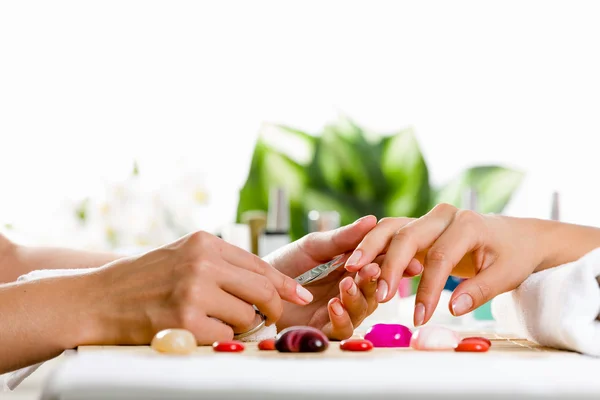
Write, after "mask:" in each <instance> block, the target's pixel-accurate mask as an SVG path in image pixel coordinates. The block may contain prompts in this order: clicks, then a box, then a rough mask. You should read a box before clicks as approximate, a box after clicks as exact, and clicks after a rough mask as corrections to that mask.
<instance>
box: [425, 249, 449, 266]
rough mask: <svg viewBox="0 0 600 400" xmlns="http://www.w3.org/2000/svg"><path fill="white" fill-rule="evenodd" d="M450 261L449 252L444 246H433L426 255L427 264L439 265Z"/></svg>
mask: <svg viewBox="0 0 600 400" xmlns="http://www.w3.org/2000/svg"><path fill="white" fill-rule="evenodd" d="M448 262H449V257H448V252H447V251H446V249H443V248H431V249H430V250H429V251H428V252H427V255H426V256H425V264H427V265H428V266H431V265H433V266H439V265H444V264H446V263H448Z"/></svg>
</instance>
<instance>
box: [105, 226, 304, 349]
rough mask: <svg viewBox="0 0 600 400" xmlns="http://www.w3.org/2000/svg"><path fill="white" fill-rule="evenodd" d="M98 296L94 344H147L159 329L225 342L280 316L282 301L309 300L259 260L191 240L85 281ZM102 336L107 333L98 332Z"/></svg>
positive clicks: (204, 238) (212, 240) (216, 242)
mask: <svg viewBox="0 0 600 400" xmlns="http://www.w3.org/2000/svg"><path fill="white" fill-rule="evenodd" d="M93 278H94V279H96V285H97V287H98V288H102V292H103V297H104V299H105V300H104V302H103V303H104V304H103V305H102V306H101V307H100V310H99V311H96V312H97V313H99V316H100V318H101V320H102V319H104V320H105V321H104V323H103V324H102V326H103V327H104V328H103V329H100V330H99V331H101V332H103V337H98V338H96V340H97V341H98V342H102V343H107V342H108V343H120V344H141V343H149V342H150V340H151V339H152V337H153V335H154V334H156V332H158V331H160V330H162V329H165V328H185V329H187V330H189V331H191V332H192V333H193V334H194V335H195V337H196V339H197V341H198V342H199V344H210V343H213V342H214V341H218V340H230V339H232V337H233V335H234V332H235V333H241V332H246V331H248V330H249V329H251V328H253V327H254V326H256V325H257V324H258V322H259V321H260V319H259V318H258V316H257V315H256V313H255V310H254V309H253V307H252V305H256V306H257V308H258V309H259V310H260V311H261V312H262V313H263V314H264V315H265V316H266V317H267V324H272V323H274V322H276V321H277V320H278V319H279V318H280V317H281V314H282V310H283V304H284V300H285V301H288V302H291V303H293V304H297V305H305V304H307V303H309V302H310V301H311V300H312V295H311V294H310V292H308V291H307V290H306V289H304V288H302V287H301V286H300V285H298V284H297V283H296V282H295V281H294V280H293V279H292V278H290V277H288V276H286V275H284V274H282V273H281V272H279V271H277V270H276V269H275V268H273V267H272V266H271V265H269V264H268V263H266V262H265V261H263V260H261V259H260V258H259V257H257V256H255V255H253V254H250V253H248V252H246V251H244V250H242V249H240V248H238V247H235V246H233V245H231V244H228V243H226V242H225V241H223V240H221V239H219V238H217V237H215V236H213V235H210V234H208V233H204V232H199V233H194V234H191V235H188V236H186V237H184V238H182V239H180V240H178V241H177V242H175V243H172V244H170V245H167V246H164V247H162V248H159V249H157V250H154V251H151V252H149V253H147V254H144V255H142V256H140V257H135V258H130V259H126V260H118V261H115V262H114V263H112V264H109V265H108V266H106V267H104V268H102V269H101V270H100V271H99V272H97V273H96V274H95V276H94V277H93ZM106 329H108V332H106V331H105V330H106Z"/></svg>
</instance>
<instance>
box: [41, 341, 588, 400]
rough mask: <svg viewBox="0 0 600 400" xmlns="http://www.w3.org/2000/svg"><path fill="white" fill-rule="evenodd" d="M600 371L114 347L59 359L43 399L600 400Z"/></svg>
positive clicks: (578, 359) (537, 360)
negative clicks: (159, 351)
mask: <svg viewBox="0 0 600 400" xmlns="http://www.w3.org/2000/svg"><path fill="white" fill-rule="evenodd" d="M333 345H336V344H333ZM599 375H600V359H594V358H590V357H586V356H581V355H578V354H575V353H568V352H544V351H529V352H521V353H519V352H515V353H511V352H495V353H494V352H491V351H490V352H488V353H485V354H475V353H455V352H417V351H411V350H407V349H392V350H390V349H375V350H374V351H373V352H370V353H360V354H357V353H351V354H348V353H346V355H345V356H344V357H339V356H338V357H335V356H333V355H332V356H327V354H324V355H323V356H322V357H319V358H315V357H313V356H310V355H308V356H306V355H291V356H290V355H286V356H285V357H280V356H278V355H276V354H273V356H272V357H261V356H258V355H256V353H254V355H252V354H246V355H242V354H222V353H221V354H219V353H212V352H203V353H198V354H194V355H191V356H183V357H181V356H179V357H173V356H166V355H160V354H156V353H153V352H152V351H151V350H150V349H148V351H146V352H135V351H134V352H127V351H114V350H112V351H111V350H110V349H108V350H104V351H93V352H84V353H80V354H79V355H77V356H73V357H69V359H67V360H65V361H64V362H63V363H61V365H60V366H59V367H58V368H57V370H56V371H54V373H53V374H52V375H51V378H50V379H49V380H48V381H47V384H46V386H45V387H44V390H43V397H42V399H43V400H58V399H60V400H70V399H106V398H110V399H132V398H143V399H285V400H296V399H311V400H317V399H328V400H329V399H332V400H333V399H336V400H337V399H344V400H348V399H365V398H377V399H394V400H397V399H404V398H415V399H422V398H443V399H455V398H456V399H484V398H485V399H500V398H507V399H508V398H510V399H513V400H514V399H539V398H551V399H557V398H561V399H563V398H569V399H584V398H586V399H588V398H590V399H591V398H593V399H599V398H600V379H599Z"/></svg>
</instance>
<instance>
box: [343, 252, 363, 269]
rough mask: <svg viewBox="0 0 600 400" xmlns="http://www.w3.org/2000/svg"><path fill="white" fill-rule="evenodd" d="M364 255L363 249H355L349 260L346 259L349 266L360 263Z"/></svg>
mask: <svg viewBox="0 0 600 400" xmlns="http://www.w3.org/2000/svg"><path fill="white" fill-rule="evenodd" d="M361 257H362V251H360V250H354V253H352V255H351V256H350V258H349V259H348V261H346V265H347V266H352V265H358V262H359V261H360V258H361Z"/></svg>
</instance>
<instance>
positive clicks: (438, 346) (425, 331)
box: [410, 326, 460, 350]
mask: <svg viewBox="0 0 600 400" xmlns="http://www.w3.org/2000/svg"><path fill="white" fill-rule="evenodd" d="M459 342H460V336H459V335H458V333H456V332H454V331H453V330H451V329H448V328H444V327H441V326H424V327H421V328H419V329H418V330H417V331H416V332H415V333H414V334H413V336H412V338H411V341H410V347H412V348H413V349H416V350H452V349H454V348H456V346H458V343H459Z"/></svg>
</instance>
